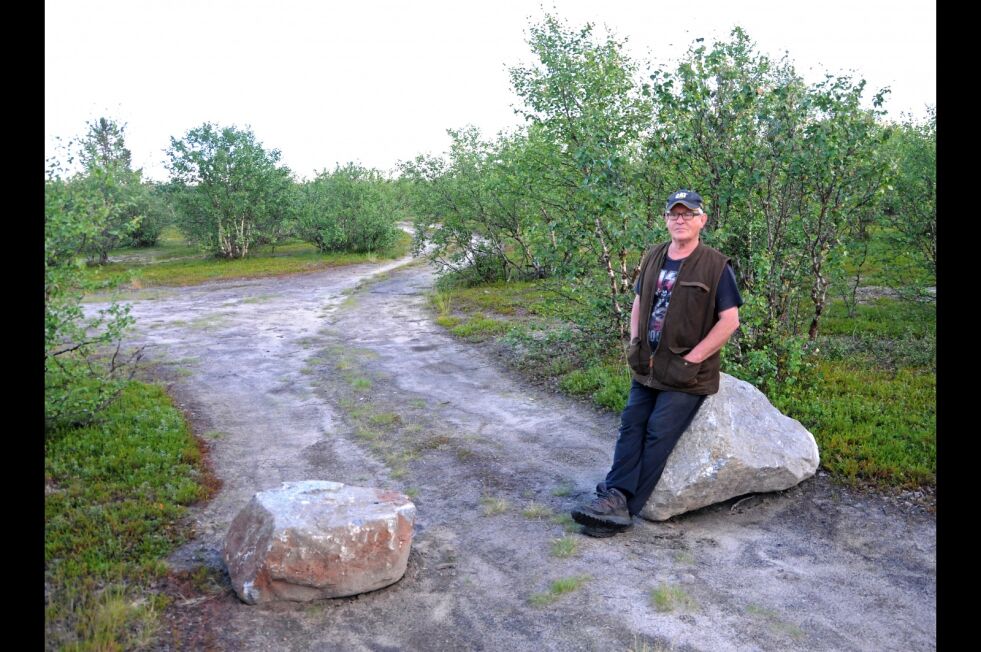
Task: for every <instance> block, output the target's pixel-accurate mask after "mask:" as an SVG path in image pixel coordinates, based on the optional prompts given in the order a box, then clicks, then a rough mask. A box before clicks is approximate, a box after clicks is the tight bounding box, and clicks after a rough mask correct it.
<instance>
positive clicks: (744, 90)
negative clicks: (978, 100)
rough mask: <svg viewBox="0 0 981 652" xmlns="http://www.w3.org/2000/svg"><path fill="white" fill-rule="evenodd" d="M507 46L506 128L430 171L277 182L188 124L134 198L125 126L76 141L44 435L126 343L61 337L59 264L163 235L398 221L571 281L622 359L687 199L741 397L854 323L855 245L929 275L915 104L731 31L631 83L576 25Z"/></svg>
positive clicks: (85, 407) (67, 308) (448, 261)
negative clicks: (706, 251) (725, 320)
mask: <svg viewBox="0 0 981 652" xmlns="http://www.w3.org/2000/svg"><path fill="white" fill-rule="evenodd" d="M528 44H529V46H530V48H531V51H532V53H533V54H534V55H535V57H536V62H535V63H534V64H531V65H527V66H515V67H513V68H511V69H510V79H511V86H512V89H513V90H514V91H515V93H516V94H517V96H518V97H519V98H520V100H521V105H520V106H518V107H517V108H516V112H517V113H518V114H519V115H521V116H522V117H523V119H524V121H525V122H524V124H523V125H522V126H520V127H517V128H514V129H511V130H507V131H502V132H500V133H498V134H497V135H496V136H495V137H493V138H486V137H483V136H482V135H481V133H480V131H479V129H477V128H476V127H473V126H467V127H464V128H461V129H448V130H447V131H448V133H449V135H450V137H451V145H450V148H449V150H448V151H447V152H446V153H445V154H444V155H442V156H423V155H420V156H417V157H416V158H415V159H413V160H411V161H403V162H400V164H399V176H398V177H397V178H395V179H389V178H386V176H385V175H384V174H382V173H381V172H380V171H378V170H374V169H368V168H365V167H363V166H360V165H358V164H355V163H348V164H346V165H343V166H342V165H340V164H338V165H336V166H335V168H334V170H333V171H327V170H326V169H325V170H323V171H322V172H320V173H319V174H317V175H316V176H315V178H313V179H311V180H304V181H297V180H296V179H295V177H294V175H293V173H292V172H291V171H290V170H289V168H287V167H286V166H284V165H282V164H281V163H280V158H281V154H280V152H279V151H278V150H275V149H272V150H268V149H266V148H265V147H264V146H263V145H262V143H261V142H260V141H259V140H258V139H257V138H256V136H255V134H254V133H253V132H252V131H251V129H249V128H244V129H241V128H238V127H235V126H220V125H217V124H214V123H204V124H202V125H201V126H199V127H196V128H193V129H190V130H188V131H187V132H186V133H185V134H183V135H182V136H181V137H179V138H177V137H172V138H171V143H170V147H169V149H168V150H167V157H168V161H167V167H168V170H169V172H170V178H169V179H168V180H167V181H166V182H162V183H161V182H152V181H147V180H144V179H143V178H142V172H141V171H140V170H134V169H133V168H132V157H131V155H130V152H129V150H128V149H127V148H126V146H125V125H122V124H119V123H117V122H116V121H115V120H113V119H111V118H106V117H103V118H99V119H97V120H95V121H92V122H90V123H88V124H87V125H86V126H87V132H86V133H85V135H84V136H83V137H81V138H79V139H77V140H75V141H73V148H72V153H71V155H70V156H69V161H68V162H69V163H72V162H73V161H74V159H75V158H77V159H78V161H79V163H80V168H81V169H80V170H79V171H77V172H75V173H73V174H69V173H68V172H66V168H65V167H64V166H63V165H62V164H61V163H59V162H57V161H49V162H48V168H47V171H46V181H45V252H46V258H45V296H46V351H45V370H46V383H48V385H49V387H54V388H62V389H63V390H64V391H63V392H61V393H60V394H59V391H61V390H58V391H54V392H51V396H52V397H53V398H52V401H51V403H50V405H49V404H47V398H46V411H48V412H50V414H52V415H54V416H53V420H54V421H56V422H64V421H65V420H66V419H67V420H70V421H72V420H73V421H74V422H81V421H84V420H85V419H86V418H91V417H92V416H93V415H94V414H95V413H96V412H97V411H98V408H99V406H100V405H102V404H104V401H105V400H107V397H108V396H110V394H111V392H109V393H105V392H103V393H98V392H96V394H93V395H92V396H96V397H97V398H98V400H96V399H93V398H92V397H91V396H90V397H89V398H88V399H84V400H82V399H77V396H76V397H75V398H71V397H69V394H71V392H70V391H69V389H68V388H70V386H72V385H73V384H74V385H85V384H86V383H88V382H89V381H91V380H92V379H93V378H95V377H97V376H98V375H99V374H98V373H97V372H96V371H91V370H90V371H86V372H84V373H83V372H82V371H81V370H82V369H83V368H91V365H88V363H89V361H91V360H92V355H91V353H92V352H93V351H94V350H95V349H96V348H98V347H104V346H106V345H108V344H109V343H112V342H115V343H117V345H118V342H119V341H120V339H121V333H122V332H123V331H124V330H125V328H126V327H127V326H128V325H129V324H130V323H131V320H130V319H129V317H128V315H127V314H126V312H125V311H124V310H122V309H119V308H117V307H113V308H112V309H111V311H110V312H107V313H106V314H105V315H103V316H101V318H100V319H97V320H89V321H88V322H85V321H83V320H82V317H81V310H80V309H79V306H78V300H79V298H80V293H81V289H82V288H83V286H84V283H83V281H82V278H81V276H80V274H78V270H77V265H78V263H79V257H84V259H85V260H86V261H87V263H88V264H105V263H106V262H108V260H109V253H110V252H111V251H112V250H113V249H115V248H118V247H121V246H152V245H154V244H156V242H157V240H158V238H159V236H160V233H161V231H162V229H163V228H164V227H165V226H166V225H170V224H172V225H175V226H176V227H177V228H178V229H180V230H181V232H182V233H183V234H184V235H185V237H186V238H187V240H188V241H189V242H192V243H195V244H197V245H198V246H199V247H200V248H201V250H202V251H204V252H208V253H210V254H211V255H214V256H216V257H220V258H226V259H238V258H245V257H248V256H249V255H251V254H252V253H254V251H255V249H256V247H258V246H262V245H267V244H273V245H275V244H278V243H281V242H284V241H286V240H288V239H291V238H299V239H302V240H303V241H306V242H310V243H313V244H314V245H316V246H317V248H318V249H319V250H320V251H321V252H330V251H362V252H363V251H378V250H382V249H385V248H387V247H389V246H390V245H391V244H392V243H393V242H394V241H395V239H396V237H397V234H398V230H397V226H396V221H397V220H398V219H400V218H402V217H404V216H406V215H407V214H410V213H411V215H412V219H413V222H414V226H415V231H416V236H415V241H414V246H415V249H416V251H421V250H422V248H423V244H424V243H425V244H427V245H428V247H429V249H428V251H429V254H428V255H429V256H430V257H431V258H432V259H433V260H434V261H436V262H438V263H439V264H440V267H441V269H442V270H443V271H444V272H455V275H456V276H457V277H458V278H469V279H470V281H471V282H480V281H487V280H495V279H503V280H513V279H527V278H538V279H545V283H546V284H549V285H551V286H552V287H555V288H559V287H560V286H563V287H568V286H569V284H570V283H571V284H572V285H573V286H574V287H575V288H576V291H575V293H574V294H573V295H572V296H574V297H575V299H576V300H577V301H578V305H579V306H580V308H579V311H578V313H577V314H576V315H575V316H574V319H575V321H576V323H577V325H578V326H579V328H580V330H581V332H582V333H583V335H584V336H585V337H590V338H595V339H596V340H597V341H601V342H609V343H612V342H613V341H615V340H616V339H617V335H619V336H620V341H621V343H622V341H623V337H624V334H625V333H626V331H627V328H628V319H629V311H630V304H631V302H632V298H633V295H632V286H633V281H634V278H635V275H636V273H637V269H638V267H639V263H640V257H641V255H642V254H643V252H644V250H645V249H646V248H647V247H648V246H650V245H651V244H653V243H654V242H657V241H661V240H664V239H666V238H667V230H666V228H665V225H664V221H663V218H662V217H661V213H662V211H663V202H664V198H665V197H666V196H667V195H668V194H669V193H670V192H671V191H673V190H675V189H677V188H681V187H685V188H691V189H695V190H698V191H699V192H700V193H701V194H702V196H703V197H704V198H705V199H706V203H707V210H708V213H709V216H710V217H709V223H708V225H707V229H706V230H705V232H703V237H704V240H705V241H706V243H707V244H709V245H711V246H714V247H716V248H718V249H720V250H721V251H723V252H724V253H725V254H726V255H728V256H731V258H732V260H733V265H734V267H735V269H736V272H737V276H738V278H739V280H740V285H741V290H742V293H743V296H744V299H745V301H746V303H745V305H744V307H743V310H742V311H741V321H742V323H743V328H742V329H741V330H740V332H739V333H738V334H737V336H736V337H735V338H734V339H733V341H732V343H731V344H730V346H728V347H727V348H726V351H725V355H726V364H727V366H729V367H730V368H731V369H733V370H739V371H741V372H742V375H743V376H744V377H747V378H750V379H753V380H754V382H756V384H757V385H758V386H761V387H763V388H767V387H774V386H775V385H777V384H779V383H782V382H785V381H790V382H793V379H794V378H795V376H796V374H797V373H798V372H799V370H800V368H801V365H802V364H803V362H802V361H803V360H804V358H805V357H806V355H807V353H808V350H809V347H810V346H811V343H812V342H813V341H814V340H815V338H816V337H817V335H818V333H819V329H820V324H821V318H822V315H823V314H824V313H825V311H826V309H827V306H828V304H829V301H830V299H829V294H830V293H831V292H832V290H835V291H840V288H843V287H845V288H847V287H850V288H851V297H852V301H851V304H850V307H852V308H853V307H854V293H855V290H856V288H857V287H858V285H859V283H860V278H859V276H858V275H857V274H856V272H855V269H854V268H855V265H854V263H852V264H851V267H849V265H847V264H846V262H847V261H856V260H857V261H861V260H863V259H864V258H865V257H866V256H867V255H868V246H869V241H870V237H871V234H872V233H878V234H885V235H886V237H887V238H888V241H889V242H890V244H891V246H893V247H895V248H897V249H898V250H902V251H903V252H904V253H906V254H908V255H909V256H911V257H912V258H913V259H914V260H915V261H916V263H917V264H920V265H922V266H923V268H924V269H926V270H927V271H928V272H929V273H930V274H931V276H932V277H934V278H935V273H936V202H935V195H936V190H935V189H936V112H935V110H934V109H933V108H930V109H929V110H928V116H927V119H926V120H925V121H922V122H918V121H913V120H912V119H907V120H905V121H900V122H895V121H894V122H888V121H886V120H885V119H884V111H883V110H882V108H881V107H882V103H883V99H884V97H885V95H886V94H887V92H888V89H881V90H878V91H876V92H875V93H874V95H873V101H872V105H873V106H872V108H870V109H867V108H864V107H863V106H862V105H861V98H862V94H863V92H864V91H865V82H864V80H861V79H857V80H856V79H854V78H853V77H850V76H834V75H827V76H826V77H825V79H823V80H822V81H820V82H817V83H814V84H807V83H805V82H804V80H803V79H802V78H801V76H800V75H799V74H798V73H797V72H796V71H795V69H794V67H793V63H792V62H791V61H790V59H789V57H788V56H784V57H783V58H781V59H779V60H773V59H770V58H769V57H767V56H765V55H763V54H761V53H760V52H759V51H758V50H757V47H756V45H755V44H754V43H753V42H752V41H751V40H750V38H749V36H748V35H747V34H746V32H745V31H743V30H742V29H740V28H738V27H737V28H735V29H734V30H733V31H732V32H731V34H730V36H729V38H728V39H727V40H722V41H718V42H715V43H713V44H711V45H707V44H705V43H704V42H703V41H702V39H696V40H695V41H694V42H693V43H692V44H691V46H690V47H689V48H688V50H687V52H686V53H685V55H683V57H682V58H681V59H680V61H679V62H678V64H677V65H676V66H674V67H671V68H669V67H667V66H665V65H661V66H659V67H656V68H653V69H651V70H648V71H644V72H642V71H641V65H640V64H639V63H638V62H636V61H633V60H632V59H631V58H630V57H629V56H628V55H627V54H626V53H625V49H624V42H623V41H620V40H618V39H617V38H616V37H615V36H612V35H611V36H608V37H606V38H604V39H600V38H597V37H596V36H595V35H594V33H593V27H592V25H590V24H586V25H585V26H583V27H581V28H572V27H570V26H569V25H567V24H565V23H563V22H562V21H560V20H559V19H558V18H556V17H554V16H551V15H547V16H546V17H545V19H544V20H543V21H542V22H541V23H539V24H535V25H531V26H530V28H529V38H528ZM849 256H850V258H849ZM846 298H847V297H846ZM91 333H98V335H96V336H92V335H91ZM86 365H88V367H86ZM110 368H111V365H110ZM49 375H50V377H49ZM110 375H111V374H110ZM83 381H84V382H83ZM93 383H94V381H93ZM95 385H97V383H95V384H94V385H93V386H95ZM107 387H108V386H107ZM47 395H48V392H46V397H47ZM100 401H102V402H103V403H100Z"/></svg>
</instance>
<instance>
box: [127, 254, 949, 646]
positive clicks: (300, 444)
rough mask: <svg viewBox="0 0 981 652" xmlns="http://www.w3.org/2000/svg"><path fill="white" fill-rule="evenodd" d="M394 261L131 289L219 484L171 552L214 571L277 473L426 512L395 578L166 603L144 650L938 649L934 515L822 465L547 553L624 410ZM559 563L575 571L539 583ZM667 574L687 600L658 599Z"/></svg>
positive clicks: (601, 461) (588, 486)
mask: <svg viewBox="0 0 981 652" xmlns="http://www.w3.org/2000/svg"><path fill="white" fill-rule="evenodd" d="M407 262H408V259H403V260H401V261H394V262H391V263H385V264H377V265H357V266H352V267H347V268H344V269H334V270H329V271H325V272H319V273H315V274H309V275H303V276H291V277H284V278H274V279H262V280H250V281H245V282H225V283H214V284H208V285H204V286H198V287H195V288H189V289H182V290H180V291H175V292H173V293H166V292H165V293H160V294H158V295H157V298H155V299H152V300H144V301H137V302H134V304H133V314H134V315H135V316H136V318H137V321H138V324H139V331H140V334H139V338H138V339H140V340H141V341H142V342H143V343H145V344H146V345H147V349H146V352H147V355H148V356H149V357H151V358H155V359H157V360H161V361H170V363H171V364H170V367H171V368H172V372H171V375H172V377H173V382H172V387H171V389H172V393H173V394H175V395H176V396H177V397H178V399H179V401H180V402H181V403H183V404H184V407H185V409H187V410H188V411H189V412H191V413H192V417H193V420H194V423H195V430H196V432H198V433H199V434H204V436H205V437H206V439H209V440H210V443H211V446H212V451H211V458H212V461H213V463H214V466H215V471H216V473H217V474H218V476H219V477H220V478H221V479H222V481H223V483H224V485H223V488H222V490H221V491H220V492H219V494H218V495H217V496H216V497H215V498H214V500H212V501H211V502H210V503H209V504H207V505H205V506H203V507H200V508H196V509H195V510H194V519H195V521H196V527H197V532H198V537H197V539H196V540H195V541H194V542H192V543H191V544H190V545H188V546H186V547H185V548H183V549H182V550H181V551H179V552H178V554H176V555H175V556H174V558H173V560H172V561H173V563H174V564H175V565H176V566H178V567H185V568H187V567H194V566H196V565H201V564H204V565H207V566H210V567H212V568H221V562H220V549H221V543H222V539H223V537H224V535H225V532H226V531H227V528H228V525H229V523H230V522H231V520H232V518H233V517H234V516H235V514H236V513H237V512H238V510H239V509H240V508H241V507H242V506H243V505H245V503H246V502H248V500H249V499H250V497H251V496H252V494H253V493H255V492H256V491H259V490H262V489H267V488H271V487H275V486H278V484H279V483H280V482H282V481H285V480H300V479H324V480H336V481H340V482H345V483H351V484H357V485H371V486H382V487H390V488H395V489H399V490H402V491H408V492H409V493H410V494H411V495H413V496H414V500H415V502H416V504H417V507H418V515H417V521H416V534H415V540H414V543H413V549H412V554H411V556H410V559H409V568H408V571H407V572H406V575H405V577H404V578H403V579H402V580H401V581H400V582H398V583H396V584H395V585H393V586H391V587H388V588H386V589H383V590H380V591H376V592H373V593H370V594H365V595H362V596H357V597H352V598H343V599H337V600H329V601H321V602H318V603H313V604H305V605H299V604H280V605H271V606H261V607H254V606H247V605H244V604H242V603H240V602H239V601H238V600H237V598H235V597H234V595H232V594H230V593H228V592H225V593H224V594H219V595H217V596H212V597H208V598H206V599H200V598H194V599H190V600H188V601H187V602H180V601H178V602H177V603H176V604H175V606H174V607H172V608H171V609H170V610H168V613H167V614H166V619H165V620H166V622H167V623H169V625H166V626H165V627H164V631H162V632H161V636H160V639H159V642H158V644H157V646H156V649H160V650H164V649H185V648H188V649H189V648H194V649H208V648H210V649H230V650H246V649H247V650H297V651H299V650H304V651H305V650H451V649H452V650H626V649H635V650H655V649H664V650H667V649H674V650H705V651H713V652H717V651H725V650H739V651H749V650H808V651H814V650H933V649H935V648H936V619H935V616H936V608H935V607H936V565H935V551H936V546H935V542H936V527H935V523H936V521H935V517H933V516H931V515H929V514H924V513H920V512H916V511H915V510H913V511H911V510H902V509H900V508H898V507H896V506H895V505H894V504H893V503H891V502H889V501H886V500H884V499H881V498H877V497H875V496H866V495H861V496H859V495H852V494H850V493H848V492H847V491H844V490H841V489H838V488H835V487H832V486H831V485H830V483H829V482H828V481H827V479H826V478H823V477H815V478H812V479H810V480H808V481H805V482H804V483H802V484H801V485H798V486H797V487H794V488H792V489H790V490H788V491H785V492H780V493H775V494H767V495H762V496H755V497H752V498H750V499H748V500H743V501H740V502H736V501H729V502H727V503H723V504H719V505H715V506H712V507H709V508H706V509H702V510H699V511H697V512H694V513H690V514H686V515H681V516H679V517H675V518H674V519H672V520H671V521H669V522H667V523H648V522H646V521H640V522H639V523H638V524H637V525H636V526H635V527H634V528H633V529H632V530H631V531H629V532H628V533H626V534H623V535H620V536H617V537H615V538H612V539H590V538H588V537H583V536H581V535H579V534H576V533H572V534H569V535H567V536H569V537H570V538H571V539H573V540H574V541H575V547H576V548H575V550H574V551H573V552H572V554H571V555H570V556H567V557H562V556H556V555H554V554H553V547H552V546H553V542H554V541H555V540H556V539H559V538H561V537H563V535H564V533H565V528H566V525H565V524H563V523H562V522H557V521H558V519H557V518H555V517H556V516H560V515H562V514H567V513H568V510H569V509H570V508H571V507H572V506H573V505H574V504H576V502H578V501H579V500H580V499H581V498H583V497H584V496H586V495H587V494H589V493H590V492H591V491H592V489H593V486H594V485H595V483H596V482H597V481H598V480H600V479H602V476H603V475H604V474H605V472H606V470H607V468H608V466H609V463H610V460H611V459H612V452H613V444H614V441H615V438H616V426H617V419H618V417H617V415H613V414H609V413H599V412H597V411H595V410H593V409H591V408H590V407H588V406H584V405H583V404H582V403H580V402H576V401H573V400H571V399H567V398H563V397H560V396H556V395H554V394H551V393H548V392H545V391H543V390H541V389H539V388H536V387H534V386H532V385H530V384H528V383H525V382H523V381H522V380H521V379H519V378H517V377H515V376H514V375H513V374H512V373H511V372H509V371H508V370H507V369H506V368H505V367H504V366H502V365H501V364H499V362H498V361H497V360H496V358H495V357H494V356H493V355H491V354H489V353H488V352H487V350H485V349H483V348H480V347H474V346H472V345H469V344H466V343H461V342H459V341H457V340H454V339H452V338H451V337H450V336H448V335H446V334H445V333H444V332H443V331H442V329H441V328H440V327H438V326H436V325H435V324H434V323H433V322H432V321H431V319H430V316H429V314H428V312H427V310H426V306H425V292H426V291H427V290H428V288H429V287H430V286H431V284H432V281H433V276H432V272H431V271H430V270H429V269H428V268H427V267H426V266H425V265H424V264H420V263H419V262H415V263H412V264H410V265H407V266H406V265H405V264H406V263H407ZM388 270H391V271H388ZM369 277H370V278H369ZM363 279H367V280H366V281H363V282H362V284H361V285H360V286H359V287H357V288H356V287H355V286H356V285H357V284H358V282H359V281H361V280H363ZM352 289H353V292H351V293H350V294H349V295H345V294H343V293H344V292H345V291H346V290H352ZM529 510H530V511H529ZM569 577H588V578H589V579H588V580H587V581H585V583H584V584H583V585H582V586H581V588H579V589H578V590H577V591H574V592H571V593H569V594H566V595H562V596H559V597H558V598H557V599H556V600H555V601H554V602H552V603H550V604H545V605H541V606H535V605H533V604H531V603H530V602H529V600H530V599H532V596H533V595H534V594H540V593H544V592H546V591H547V590H548V587H549V584H550V582H552V581H553V580H556V579H560V578H569ZM226 585H227V580H226ZM658 587H673V588H674V589H680V590H681V591H683V592H684V594H685V595H686V596H687V600H686V601H685V603H684V604H681V605H680V606H676V607H675V608H674V609H672V610H671V611H661V610H658V608H656V607H655V606H654V605H653V603H652V601H651V591H652V589H655V588H658ZM169 627H172V628H173V629H172V630H171V631H167V630H168V628H169Z"/></svg>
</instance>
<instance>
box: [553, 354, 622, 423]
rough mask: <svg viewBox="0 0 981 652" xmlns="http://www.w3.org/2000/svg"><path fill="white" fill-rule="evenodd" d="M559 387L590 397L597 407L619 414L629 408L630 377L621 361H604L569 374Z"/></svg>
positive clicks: (563, 378)
mask: <svg viewBox="0 0 981 652" xmlns="http://www.w3.org/2000/svg"><path fill="white" fill-rule="evenodd" d="M559 387H560V388H562V389H563V390H565V391H567V392H569V393H570V394H573V395H580V396H581V395H588V396H589V397H590V398H592V399H593V401H594V402H595V403H596V404H597V405H600V406H602V407H605V408H607V409H608V410H613V411H615V412H619V411H622V410H623V408H625V407H626V406H627V394H628V393H629V391H630V375H629V374H628V373H627V369H626V367H625V366H624V365H623V364H622V363H620V362H619V361H618V362H609V361H604V362H600V363H597V364H592V365H590V366H588V367H586V368H585V369H576V370H574V371H571V372H569V373H567V374H566V375H565V376H563V377H562V380H560V381H559Z"/></svg>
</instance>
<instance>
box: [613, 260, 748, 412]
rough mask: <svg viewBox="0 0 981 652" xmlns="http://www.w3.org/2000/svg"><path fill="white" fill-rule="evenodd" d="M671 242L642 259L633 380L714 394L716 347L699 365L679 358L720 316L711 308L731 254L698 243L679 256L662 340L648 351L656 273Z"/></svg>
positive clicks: (717, 364)
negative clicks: (690, 250)
mask: <svg viewBox="0 0 981 652" xmlns="http://www.w3.org/2000/svg"><path fill="white" fill-rule="evenodd" d="M670 244H671V243H670V242H665V243H662V244H659V245H655V246H654V247H653V248H651V249H650V250H649V251H648V252H647V254H646V255H645V256H644V260H643V262H641V266H640V278H641V286H640V333H639V335H640V337H639V338H636V339H635V340H633V341H632V342H631V344H630V348H629V349H628V351H627V361H628V362H629V364H630V368H631V370H632V371H633V378H634V380H636V381H637V382H639V383H641V384H643V385H647V386H648V387H653V388H654V389H667V390H673V391H678V392H686V393H688V394H715V393H716V392H718V391H719V367H720V365H721V357H720V355H719V352H718V351H716V352H715V353H714V354H712V355H711V356H709V357H708V358H707V359H705V360H704V361H703V362H702V363H701V364H694V363H691V362H686V361H685V360H683V359H682V358H683V357H684V356H685V355H686V354H687V353H688V352H689V351H691V350H692V349H693V348H694V347H695V345H696V344H698V343H699V342H701V341H702V340H703V339H704V338H705V336H706V335H708V332H709V331H710V330H712V327H713V326H715V323H716V322H717V321H719V316H718V315H717V314H716V312H715V294H716V292H717V291H718V288H719V279H720V278H721V277H722V272H723V271H724V270H725V266H726V263H727V262H729V259H728V258H726V257H725V256H724V255H723V254H722V253H720V252H718V251H716V250H715V249H713V248H712V247H709V246H707V245H703V244H702V243H701V242H699V244H698V246H697V247H696V248H695V250H694V251H693V252H691V254H689V255H688V257H687V258H685V259H684V260H682V261H681V268H680V269H679V270H678V277H677V280H676V281H675V284H674V289H673V290H672V292H671V302H670V303H668V311H667V313H666V314H665V316H664V326H663V328H662V330H661V339H660V341H659V342H658V346H657V349H656V350H654V351H651V344H650V341H649V340H648V336H647V331H648V322H649V321H650V319H651V308H652V304H653V302H654V289H655V287H656V285H657V277H658V274H659V273H660V271H661V267H662V266H663V265H664V259H665V258H666V257H667V254H668V246H669V245H670Z"/></svg>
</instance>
